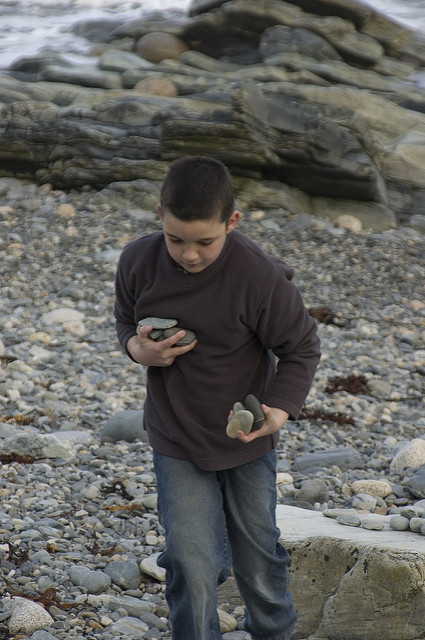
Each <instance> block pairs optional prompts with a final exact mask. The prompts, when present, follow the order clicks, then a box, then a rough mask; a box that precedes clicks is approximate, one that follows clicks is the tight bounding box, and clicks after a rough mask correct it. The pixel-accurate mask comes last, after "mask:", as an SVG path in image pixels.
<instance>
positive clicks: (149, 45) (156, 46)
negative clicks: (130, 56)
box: [136, 31, 189, 62]
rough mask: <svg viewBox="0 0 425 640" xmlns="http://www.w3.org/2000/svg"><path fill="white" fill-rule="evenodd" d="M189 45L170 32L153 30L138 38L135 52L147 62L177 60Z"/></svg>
mask: <svg viewBox="0 0 425 640" xmlns="http://www.w3.org/2000/svg"><path fill="white" fill-rule="evenodd" d="M188 49H189V47H188V46H187V45H186V44H185V42H184V41H183V40H181V39H180V38H177V37H176V36H173V35H172V34H170V33H162V32H160V31H153V32H151V33H147V34H146V35H144V36H142V37H141V38H139V40H138V41H137V43H136V53H137V55H139V56H140V57H141V58H144V59H145V60H149V62H161V61H162V60H167V59H172V60H178V58H179V57H180V56H181V54H182V53H183V52H184V51H187V50H188Z"/></svg>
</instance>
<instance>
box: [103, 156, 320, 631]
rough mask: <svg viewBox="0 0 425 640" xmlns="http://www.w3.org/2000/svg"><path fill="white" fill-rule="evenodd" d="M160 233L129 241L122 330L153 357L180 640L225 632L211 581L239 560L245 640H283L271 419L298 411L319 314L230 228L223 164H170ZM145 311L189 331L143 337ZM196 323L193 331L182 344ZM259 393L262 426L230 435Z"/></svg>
mask: <svg viewBox="0 0 425 640" xmlns="http://www.w3.org/2000/svg"><path fill="white" fill-rule="evenodd" d="M159 215H160V218H161V221H162V227H163V230H162V231H159V232H156V233H153V234H150V235H148V236H145V237H142V238H139V239H137V240H135V241H133V242H131V243H130V244H129V245H127V246H126V247H125V248H124V250H123V252H122V256H121V258H120V261H119V265H118V270H117V277H116V304H115V317H116V320H117V335H118V338H119V340H120V342H121V345H122V346H123V347H124V348H125V349H126V351H127V353H128V355H129V356H130V357H131V358H132V359H133V360H134V361H136V362H139V363H140V364H142V365H145V366H147V367H148V382H147V397H146V402H145V408H144V426H145V428H146V429H147V432H148V436H149V441H150V444H151V446H152V448H153V451H154V463H155V470H156V474H157V481H158V513H159V518H160V522H161V523H162V525H163V526H164V528H165V531H166V550H165V551H164V552H163V553H162V555H161V557H160V560H159V564H160V565H161V566H162V567H164V568H165V569H166V576H167V582H166V597H167V601H168V604H169V607H170V620H171V624H172V629H173V639H174V640H217V639H218V638H221V634H220V626H219V619H218V616H217V599H216V588H217V585H218V584H220V583H222V582H223V581H224V580H225V579H226V577H227V575H228V572H229V570H230V567H231V566H232V567H233V572H234V575H235V578H236V580H237V584H238V587H239V590H240V593H241V596H242V598H243V600H244V603H245V606H246V618H245V623H246V629H247V630H248V631H249V632H250V633H251V635H252V638H253V640H289V638H291V637H292V632H293V628H294V625H295V620H296V614H295V610H294V606H293V603H292V598H291V595H290V592H289V590H288V583H289V578H288V568H287V567H288V554H287V552H286V550H285V549H284V548H283V547H282V546H281V545H280V543H279V530H278V529H277V527H276V523H275V509H276V488H275V475H276V453H275V446H276V443H277V440H278V432H279V429H280V428H281V427H282V426H283V425H284V424H285V422H286V420H287V419H288V418H289V417H292V418H296V417H297V416H298V414H299V412H300V410H301V407H302V404H303V402H304V400H305V398H306V396H307V393H308V391H309V389H310V386H311V383H312V380H313V376H314V372H315V369H316V366H317V364H318V361H319V357H320V356H319V340H318V338H317V335H316V324H315V322H314V320H312V319H311V318H310V316H309V314H308V312H307V310H306V308H305V307H304V304H303V302H302V300H301V297H300V294H299V292H298V290H297V289H296V287H295V286H294V285H293V284H292V283H291V278H292V274H293V272H292V270H291V269H290V268H289V267H287V266H286V265H285V264H284V263H283V262H281V261H280V260H279V259H277V258H273V257H271V256H268V255H266V254H265V253H264V252H263V251H262V250H261V249H260V248H259V247H258V246H257V245H256V244H255V243H254V242H253V241H252V240H250V239H249V238H247V237H246V236H245V235H243V234H242V233H240V232H239V231H238V230H236V226H237V224H238V220H239V212H238V211H236V210H235V209H234V199H233V191H232V184H231V179H230V175H229V173H228V171H227V169H226V168H225V167H224V165H223V164H222V163H221V162H218V161H217V160H213V159H211V158H204V157H185V158H182V159H180V160H177V161H175V162H174V163H172V164H171V166H170V169H169V171H168V174H167V176H166V178H165V180H164V183H163V186H162V190H161V199H160V206H159ZM146 317H149V318H151V317H158V318H172V319H175V320H177V322H178V326H179V327H182V328H183V330H181V331H179V332H177V333H176V334H175V335H173V336H171V337H168V338H166V339H165V340H163V341H155V340H154V339H151V337H150V336H149V334H150V333H151V331H152V325H147V326H142V327H140V329H139V331H138V333H137V330H136V327H137V324H138V322H139V321H140V320H141V319H144V318H146ZM184 329H188V330H191V331H193V332H194V333H195V335H196V340H194V341H193V342H192V343H191V344H186V345H182V346H180V345H178V344H177V343H178V342H179V341H180V340H181V338H182V337H183V336H184V335H185V332H184ZM248 394H253V395H255V396H256V397H257V398H258V399H259V400H260V401H261V402H262V410H263V413H264V416H265V420H264V424H263V426H262V427H261V428H260V429H259V430H257V431H252V432H251V433H248V434H245V433H244V432H243V431H238V433H237V438H229V437H228V436H227V435H226V425H227V421H228V418H229V415H231V409H232V406H233V404H234V403H235V402H236V401H241V402H243V401H244V398H245V397H246V396H247V395H248Z"/></svg>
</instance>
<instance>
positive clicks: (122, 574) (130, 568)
mask: <svg viewBox="0 0 425 640" xmlns="http://www.w3.org/2000/svg"><path fill="white" fill-rule="evenodd" d="M104 572H105V573H106V574H107V575H108V576H110V578H111V580H112V582H113V583H114V584H116V585H117V586H118V587H121V589H137V588H138V587H139V586H140V582H141V575H140V570H139V565H138V564H137V562H135V561H131V560H112V561H111V562H109V564H108V565H107V566H106V567H105V569H104Z"/></svg>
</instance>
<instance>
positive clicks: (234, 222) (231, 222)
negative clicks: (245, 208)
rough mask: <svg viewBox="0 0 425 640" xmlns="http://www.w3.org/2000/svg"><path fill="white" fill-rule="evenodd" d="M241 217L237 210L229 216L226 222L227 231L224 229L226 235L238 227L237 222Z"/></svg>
mask: <svg viewBox="0 0 425 640" xmlns="http://www.w3.org/2000/svg"><path fill="white" fill-rule="evenodd" d="M240 217H241V214H240V213H239V211H237V209H235V210H234V211H233V212H232V215H231V216H230V218H229V220H228V222H227V229H226V233H230V232H231V231H233V229H235V228H236V227H237V226H238V222H239V218H240Z"/></svg>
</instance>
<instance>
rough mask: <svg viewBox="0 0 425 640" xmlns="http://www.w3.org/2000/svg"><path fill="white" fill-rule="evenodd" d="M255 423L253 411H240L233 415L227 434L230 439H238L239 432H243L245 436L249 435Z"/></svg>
mask: <svg viewBox="0 0 425 640" xmlns="http://www.w3.org/2000/svg"><path fill="white" fill-rule="evenodd" d="M253 423H254V416H253V415H252V413H251V411H247V410H246V409H240V410H239V411H236V413H234V414H233V416H232V418H231V419H230V421H229V423H228V424H227V428H226V434H227V435H228V436H229V438H237V437H238V431H243V432H244V433H245V434H247V433H249V432H250V431H251V429H252V425H253Z"/></svg>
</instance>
